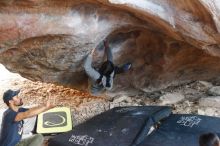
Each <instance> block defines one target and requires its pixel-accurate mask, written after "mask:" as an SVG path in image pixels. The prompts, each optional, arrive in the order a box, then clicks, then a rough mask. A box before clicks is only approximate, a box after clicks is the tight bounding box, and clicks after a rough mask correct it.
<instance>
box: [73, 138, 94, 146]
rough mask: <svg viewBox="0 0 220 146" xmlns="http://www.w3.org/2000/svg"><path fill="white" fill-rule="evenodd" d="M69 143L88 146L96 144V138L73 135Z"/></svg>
mask: <svg viewBox="0 0 220 146" xmlns="http://www.w3.org/2000/svg"><path fill="white" fill-rule="evenodd" d="M69 142H71V143H74V144H78V145H81V146H88V145H89V144H92V143H93V142H94V138H93V137H90V136H88V135H72V136H71V137H70V139H69Z"/></svg>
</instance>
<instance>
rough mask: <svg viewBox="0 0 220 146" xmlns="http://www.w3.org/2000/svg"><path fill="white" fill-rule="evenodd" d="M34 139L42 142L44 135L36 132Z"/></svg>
mask: <svg viewBox="0 0 220 146" xmlns="http://www.w3.org/2000/svg"><path fill="white" fill-rule="evenodd" d="M35 140H36V141H38V142H39V143H42V142H43V141H44V137H43V135H42V134H37V135H35Z"/></svg>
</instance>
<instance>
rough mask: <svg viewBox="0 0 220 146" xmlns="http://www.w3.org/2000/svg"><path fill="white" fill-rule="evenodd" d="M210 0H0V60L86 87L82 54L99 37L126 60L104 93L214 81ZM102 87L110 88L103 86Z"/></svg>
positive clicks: (214, 4)
mask: <svg viewBox="0 0 220 146" xmlns="http://www.w3.org/2000/svg"><path fill="white" fill-rule="evenodd" d="M219 11H220V4H219V2H218V0H209V1H206V0H194V1H192V0H140V1H136V0H134V1H131V0H83V1H82V0H62V1H60V0H38V1H37V0H19V1H17V0H9V1H8V0H1V2H0V32H1V35H0V62H1V63H3V64H4V65H5V66H6V67H7V68H8V69H9V70H10V71H12V72H17V73H19V74H20V75H22V76H23V77H25V78H27V79H30V80H32V81H42V82H47V83H55V84H58V85H63V86H68V87H71V88H76V89H80V90H86V89H87V76H86V75H85V72H84V70H83V66H82V63H83V60H84V58H85V57H86V55H87V54H88V53H89V52H90V51H91V50H92V49H93V48H95V47H96V48H97V49H96V52H95V55H94V58H95V59H94V64H93V65H94V66H95V67H98V66H100V65H101V63H102V62H103V56H104V49H103V46H102V41H103V39H105V38H107V39H108V40H109V43H110V46H111V48H112V49H113V54H114V63H115V64H119V65H120V64H122V63H124V62H127V61H129V62H132V63H133V68H132V70H131V71H129V72H128V73H126V74H124V75H118V76H117V77H116V78H115V86H114V89H113V90H112V91H111V94H122V93H124V94H125V93H126V94H128V95H130V93H134V91H135V90H137V91H144V92H147V93H149V91H153V90H158V89H163V88H166V87H168V86H170V85H178V84H182V83H190V82H192V81H195V80H206V81H216V82H218V81H219V72H220V66H219V63H220V59H219V57H220V48H219V44H220V34H219V31H220V27H219V26H220V22H219V20H220V13H219ZM107 94H109V95H110V93H107Z"/></svg>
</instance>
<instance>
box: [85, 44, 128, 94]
mask: <svg viewBox="0 0 220 146" xmlns="http://www.w3.org/2000/svg"><path fill="white" fill-rule="evenodd" d="M103 43H104V47H105V53H106V56H107V61H105V62H104V63H103V64H102V65H101V67H100V68H99V69H98V70H96V69H95V68H93V67H92V56H93V53H94V52H95V49H93V50H92V52H91V53H90V54H89V55H88V56H87V58H86V60H85V63H84V69H85V71H86V74H87V75H88V76H89V91H90V93H91V94H93V95H97V94H99V93H101V92H103V91H104V90H105V89H106V90H111V89H112V87H113V80H114V77H115V75H116V74H120V73H124V72H126V71H128V70H130V68H131V63H126V64H124V65H122V66H121V67H118V66H115V65H114V63H113V55H112V49H111V48H110V47H109V43H108V41H106V40H104V41H103Z"/></svg>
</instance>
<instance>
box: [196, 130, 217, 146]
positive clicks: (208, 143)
mask: <svg viewBox="0 0 220 146" xmlns="http://www.w3.org/2000/svg"><path fill="white" fill-rule="evenodd" d="M199 146H220V141H219V137H218V135H216V134H215V133H205V134H202V135H200V137H199Z"/></svg>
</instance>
